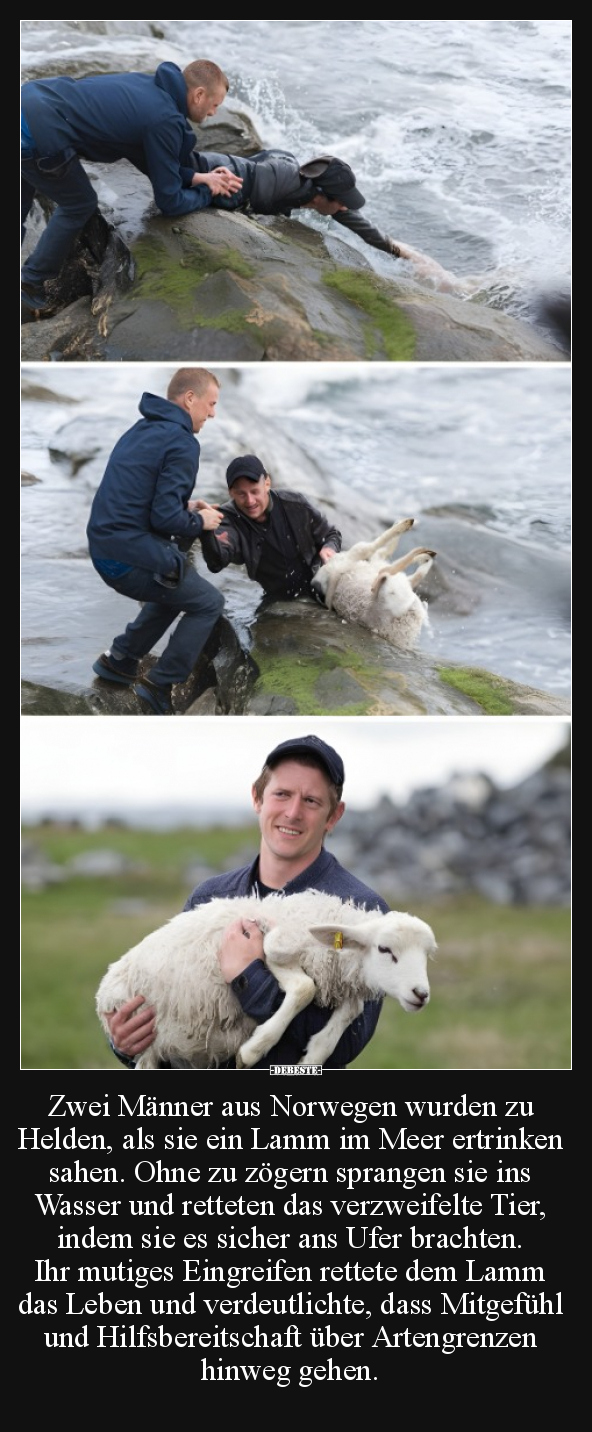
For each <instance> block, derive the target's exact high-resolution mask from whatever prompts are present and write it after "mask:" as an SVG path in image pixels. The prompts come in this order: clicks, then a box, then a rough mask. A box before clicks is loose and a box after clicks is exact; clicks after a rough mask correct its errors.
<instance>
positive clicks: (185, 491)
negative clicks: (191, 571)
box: [86, 393, 203, 574]
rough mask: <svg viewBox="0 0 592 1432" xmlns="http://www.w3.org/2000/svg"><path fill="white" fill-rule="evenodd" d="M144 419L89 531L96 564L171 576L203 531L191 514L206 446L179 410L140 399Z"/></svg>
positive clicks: (113, 466)
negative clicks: (189, 506)
mask: <svg viewBox="0 0 592 1432" xmlns="http://www.w3.org/2000/svg"><path fill="white" fill-rule="evenodd" d="M139 409H140V412H141V414H142V417H141V418H140V419H139V421H138V422H137V423H135V424H134V426H133V427H132V428H129V429H128V431H127V432H126V433H124V434H123V436H122V437H120V439H119V441H118V442H117V443H116V444H115V447H114V448H113V452H112V453H111V456H110V458H109V461H108V463H107V466H106V468H105V472H104V475H103V478H102V480H101V482H100V484H99V486H98V488H97V491H96V493H95V496H94V498H93V502H92V506H91V510H90V518H89V521H88V526H87V529H86V534H87V537H88V544H89V550H90V555H91V557H92V558H93V559H94V558H98V559H100V560H103V561H114V562H124V563H127V564H129V566H131V567H143V568H145V569H146V570H147V571H150V572H157V573H160V574H165V573H167V572H173V571H174V572H178V573H181V572H182V570H183V567H184V557H183V552H182V550H181V549H188V548H189V547H190V546H191V544H192V542H194V541H195V539H196V538H197V537H199V536H200V534H201V532H202V531H203V522H202V519H201V517H200V516H199V513H197V512H188V511H187V502H188V501H189V499H190V498H191V496H192V494H193V490H194V487H195V480H196V477H197V473H198V469H199V455H200V446H199V443H198V441H197V439H196V437H195V435H194V432H193V427H192V423H191V418H190V417H189V414H188V413H186V412H185V409H184V408H180V407H179V405H178V404H177V403H171V402H170V401H169V399H168V398H159V397H158V396H156V395H155V394H154V393H144V394H143V395H142V398H141V401H140V404H139Z"/></svg>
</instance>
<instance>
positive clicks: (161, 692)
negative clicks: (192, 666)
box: [134, 676, 175, 716]
mask: <svg viewBox="0 0 592 1432" xmlns="http://www.w3.org/2000/svg"><path fill="white" fill-rule="evenodd" d="M172 690H173V688H172V686H157V685H156V683H155V682H154V681H149V680H148V677H147V676H145V677H144V678H143V679H142V681H137V682H136V684H135V686H134V691H135V693H136V696H137V698H138V701H139V703H140V706H141V707H142V710H143V711H144V713H145V715H146V716H174V714H175V712H174V710H173V702H172Z"/></svg>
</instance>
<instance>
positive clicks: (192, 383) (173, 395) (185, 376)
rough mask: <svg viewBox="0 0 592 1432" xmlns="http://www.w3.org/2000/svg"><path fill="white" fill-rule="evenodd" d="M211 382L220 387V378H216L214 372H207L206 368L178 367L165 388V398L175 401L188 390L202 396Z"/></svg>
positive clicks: (199, 396)
mask: <svg viewBox="0 0 592 1432" xmlns="http://www.w3.org/2000/svg"><path fill="white" fill-rule="evenodd" d="M212 383H215V384H216V387H217V388H219V387H220V379H219V378H216V376H215V374H214V373H209V372H208V369H207V368H178V369H177V372H176V373H173V376H172V378H171V381H170V383H169V386H168V388H167V398H168V399H169V402H171V403H176V402H177V400H178V399H179V398H182V397H183V394H184V393H189V392H191V393H196V395H197V397H198V398H203V395H204V393H206V392H207V390H208V388H210V387H211V385H212Z"/></svg>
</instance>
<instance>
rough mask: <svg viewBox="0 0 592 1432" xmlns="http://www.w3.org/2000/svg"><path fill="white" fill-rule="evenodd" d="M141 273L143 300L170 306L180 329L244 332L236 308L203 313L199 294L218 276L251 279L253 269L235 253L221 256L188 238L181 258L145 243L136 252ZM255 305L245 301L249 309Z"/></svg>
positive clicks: (156, 243)
mask: <svg viewBox="0 0 592 1432" xmlns="http://www.w3.org/2000/svg"><path fill="white" fill-rule="evenodd" d="M134 258H135V261H136V270H137V285H136V288H137V292H138V293H139V295H140V296H141V297H142V298H147V299H153V300H156V301H160V302H162V303H166V304H168V305H169V307H170V308H172V309H173V310H174V312H175V314H176V316H177V318H178V321H179V324H180V326H182V327H183V328H187V329H191V328H195V327H204V328H219V329H222V330H224V332H227V333H236V332H239V331H240V332H242V331H243V330H245V329H246V327H247V325H246V321H245V318H244V316H243V314H241V313H240V312H239V311H238V310H237V308H236V307H233V308H232V309H227V310H226V311H220V312H218V313H216V314H215V315H213V314H212V313H211V311H210V309H211V304H207V305H205V307H206V308H207V310H208V311H207V312H205V313H200V311H199V290H200V285H201V284H202V283H206V282H207V281H208V280H209V279H211V278H212V277H213V276H214V275H216V274H218V273H220V274H223V275H224V274H227V275H228V277H229V280H230V281H232V280H233V279H236V278H242V279H249V278H251V277H252V276H253V268H252V266H251V265H250V264H248V263H246V262H245V260H244V259H243V258H242V257H241V255H240V254H239V253H238V251H237V250H235V249H224V250H223V251H222V252H221V253H215V252H214V251H212V250H210V249H208V250H206V249H205V248H204V246H203V245H202V244H199V243H198V242H197V241H195V240H189V239H188V238H187V237H186V236H184V241H183V253H182V256H181V258H177V257H175V256H174V255H172V254H171V253H170V252H169V251H168V250H167V249H166V247H164V245H163V244H162V243H161V242H159V241H153V240H150V239H148V238H144V239H141V240H140V241H139V242H138V244H136V247H135V249H134ZM250 307H251V305H250V302H249V300H248V299H247V298H245V309H250Z"/></svg>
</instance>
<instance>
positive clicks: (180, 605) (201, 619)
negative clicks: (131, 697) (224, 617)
mask: <svg viewBox="0 0 592 1432" xmlns="http://www.w3.org/2000/svg"><path fill="white" fill-rule="evenodd" d="M99 575H100V576H101V578H102V580H103V581H104V582H106V585H107V586H108V587H113V588H114V590H115V591H116V592H120V593H121V595H122V596H124V597H135V599H136V601H138V602H143V603H144V606H143V607H142V609H141V611H140V612H139V614H138V616H137V617H136V618H135V620H134V621H133V622H130V623H129V625H128V626H126V628H125V631H124V632H121V634H120V635H119V636H116V637H115V640H114V641H112V643H111V649H112V650H113V649H115V651H117V652H119V653H120V654H121V656H127V657H129V658H131V660H135V661H138V660H139V659H140V657H142V656H146V655H147V654H148V652H149V651H151V650H152V647H153V646H154V645H155V644H156V642H157V641H160V638H161V637H162V636H164V634H165V632H166V631H168V628H169V627H170V626H171V624H172V622H173V621H174V620H175V618H176V617H177V616H178V615H179V612H183V613H184V615H183V616H182V617H181V620H180V622H179V623H178V624H177V626H176V627H175V630H174V632H173V633H172V636H171V637H170V640H169V641H168V643H167V646H166V647H165V650H164V651H163V653H162V656H160V657H159V658H158V661H157V662H156V664H155V666H153V667H152V668H151V670H150V680H151V681H153V682H154V684H155V686H172V685H174V683H176V682H179V681H186V680H187V677H188V676H190V675H191V672H192V671H193V668H194V666H195V663H196V661H197V658H198V656H199V655H200V652H201V651H202V650H203V647H204V646H205V643H206V641H207V639H208V637H209V635H210V632H211V631H212V630H213V628H214V627H215V625H216V622H217V620H218V617H219V616H220V614H221V612H222V608H223V606H224V597H223V596H222V594H221V592H218V591H217V589H216V587H213V586H212V584H211V582H206V581H204V578H203V577H200V575H199V573H198V572H196V570H195V568H194V567H192V566H190V565H189V564H188V565H187V566H186V567H185V571H184V573H183V575H182V577H181V580H180V582H179V584H178V586H176V587H163V586H161V585H160V583H159V582H158V581H157V580H156V578H155V577H154V576H153V574H152V573H151V572H147V571H145V570H144V569H143V568H141V567H132V568H131V569H130V571H129V572H126V574H125V576H123V577H117V578H112V579H111V578H108V577H106V576H104V575H103V573H99Z"/></svg>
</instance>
